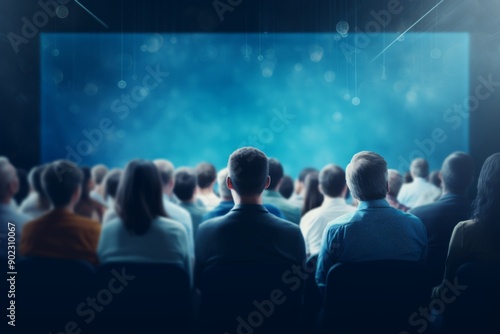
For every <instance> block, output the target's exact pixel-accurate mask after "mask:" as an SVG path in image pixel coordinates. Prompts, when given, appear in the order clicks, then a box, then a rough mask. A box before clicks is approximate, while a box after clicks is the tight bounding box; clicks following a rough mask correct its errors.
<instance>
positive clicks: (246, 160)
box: [227, 147, 269, 196]
mask: <svg viewBox="0 0 500 334" xmlns="http://www.w3.org/2000/svg"><path fill="white" fill-rule="evenodd" d="M227 169H228V171H229V177H230V179H231V182H232V184H233V188H234V190H235V191H236V192H237V193H238V194H239V195H241V196H254V195H259V194H261V193H262V191H264V188H265V187H266V182H267V177H268V175H269V165H268V159H267V156H266V155H265V154H264V152H262V151H261V150H258V149H256V148H254V147H242V148H240V149H238V150H236V151H234V152H233V153H232V154H231V155H230V156H229V161H228V164H227Z"/></svg>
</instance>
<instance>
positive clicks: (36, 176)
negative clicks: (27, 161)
mask: <svg viewBox="0 0 500 334" xmlns="http://www.w3.org/2000/svg"><path fill="white" fill-rule="evenodd" d="M44 169H45V165H41V166H36V167H33V168H32V169H31V171H30V173H29V175H28V182H29V184H30V193H29V195H28V197H26V198H25V199H24V201H23V202H22V203H21V206H20V207H19V211H20V212H21V213H24V214H27V215H28V216H31V218H37V217H39V216H41V215H43V214H44V213H46V212H47V211H49V209H50V201H49V198H48V197H47V195H46V194H45V192H44V190H43V187H42V173H43V171H44Z"/></svg>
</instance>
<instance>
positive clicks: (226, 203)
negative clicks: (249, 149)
mask: <svg viewBox="0 0 500 334" xmlns="http://www.w3.org/2000/svg"><path fill="white" fill-rule="evenodd" d="M228 176H229V172H228V170H227V168H223V169H221V170H220V171H219V173H218V174H217V185H218V187H219V194H220V197H221V201H220V203H219V205H217V206H216V207H215V208H214V209H213V210H211V211H208V212H207V213H205V214H204V215H203V221H205V220H209V219H212V218H215V217H220V216H224V215H225V214H226V213H228V212H229V211H231V209H232V208H233V207H234V200H233V195H232V194H231V190H229V188H228V187H227V184H226V179H227V177H228ZM264 207H265V208H266V209H267V211H269V212H270V213H272V214H273V215H275V216H276V217H278V218H283V219H285V216H284V215H283V213H282V212H281V211H280V210H279V209H278V208H277V207H275V206H274V205H270V204H264Z"/></svg>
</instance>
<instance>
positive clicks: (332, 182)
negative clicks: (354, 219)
mask: <svg viewBox="0 0 500 334" xmlns="http://www.w3.org/2000/svg"><path fill="white" fill-rule="evenodd" d="M319 191H320V192H321V193H322V194H323V195H324V200H323V203H322V204H321V206H320V207H318V208H316V209H313V210H311V211H309V212H307V213H306V214H305V215H304V216H303V217H302V219H301V220H300V230H301V231H302V235H303V236H304V240H305V242H306V253H307V255H308V256H311V255H315V254H318V253H319V251H320V248H321V241H322V239H323V232H324V231H325V228H326V227H327V225H328V223H329V222H331V221H332V220H334V219H337V218H338V217H340V216H342V215H344V214H346V213H348V212H352V211H354V210H356V208H355V207H353V206H351V205H348V204H347V203H346V201H345V195H346V193H347V185H346V179H345V171H344V170H343V169H342V168H340V167H339V166H337V165H334V164H330V165H327V166H325V167H324V168H323V169H322V170H321V172H320V174H319Z"/></svg>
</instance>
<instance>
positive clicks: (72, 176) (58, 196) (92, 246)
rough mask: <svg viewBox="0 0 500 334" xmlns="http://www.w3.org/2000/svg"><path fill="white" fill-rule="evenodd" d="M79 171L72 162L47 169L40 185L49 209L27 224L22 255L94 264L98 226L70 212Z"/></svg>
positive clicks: (77, 191)
mask: <svg viewBox="0 0 500 334" xmlns="http://www.w3.org/2000/svg"><path fill="white" fill-rule="evenodd" d="M82 179H83V174H82V171H81V170H80V169H79V168H78V167H77V166H76V165H75V164H73V163H72V162H70V161H66V160H58V161H55V162H53V163H51V164H50V165H48V166H47V168H46V169H45V171H44V172H43V174H42V185H43V189H44V191H45V192H46V194H47V196H48V197H49V199H50V202H51V204H52V208H51V210H50V211H49V212H47V213H45V214H44V215H42V216H40V217H39V218H37V219H35V220H32V221H30V222H28V223H26V224H25V225H24V227H23V230H22V233H21V240H20V245H19V252H20V254H21V255H23V256H36V257H49V258H59V259H72V260H85V261H88V262H90V263H92V264H97V263H98V259H97V255H96V250H97V243H98V240H99V235H100V232H101V226H100V224H99V223H98V222H97V221H94V220H92V219H88V218H85V217H82V216H79V215H77V214H75V213H74V211H73V209H74V206H75V204H76V203H77V202H78V199H79V198H80V193H81V183H82Z"/></svg>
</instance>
